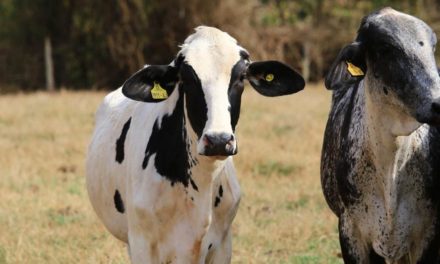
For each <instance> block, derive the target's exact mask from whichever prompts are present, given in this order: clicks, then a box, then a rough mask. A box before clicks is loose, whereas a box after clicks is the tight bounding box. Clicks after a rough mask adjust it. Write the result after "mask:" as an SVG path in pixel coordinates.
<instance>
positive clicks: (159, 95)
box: [151, 82, 168, 99]
mask: <svg viewBox="0 0 440 264" xmlns="http://www.w3.org/2000/svg"><path fill="white" fill-rule="evenodd" d="M151 96H152V97H153V99H167V98H168V93H167V90H165V89H164V88H162V86H160V84H159V83H158V82H154V87H153V89H151Z"/></svg>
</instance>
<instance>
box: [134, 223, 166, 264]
mask: <svg viewBox="0 0 440 264" xmlns="http://www.w3.org/2000/svg"><path fill="white" fill-rule="evenodd" d="M128 243H129V246H128V250H129V256H130V260H131V263H133V264H138V263H139V264H141V263H142V264H143V263H159V256H158V251H157V246H154V245H153V244H152V243H151V242H150V241H148V240H147V239H146V238H145V237H144V236H142V235H141V234H139V233H136V232H130V231H129V234H128Z"/></svg>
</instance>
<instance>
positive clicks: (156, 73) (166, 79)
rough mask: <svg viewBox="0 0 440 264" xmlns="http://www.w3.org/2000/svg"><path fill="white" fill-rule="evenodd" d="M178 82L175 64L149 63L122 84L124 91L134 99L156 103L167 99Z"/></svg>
mask: <svg viewBox="0 0 440 264" xmlns="http://www.w3.org/2000/svg"><path fill="white" fill-rule="evenodd" d="M177 82H178V70H177V68H176V67H175V66H173V65H149V66H146V67H145V68H143V69H142V70H140V71H138V72H136V73H135V74H133V75H132V76H131V77H130V78H128V80H126V81H125V83H124V84H123V85H122V93H123V94H124V95H125V96H126V97H128V98H130V99H133V100H136V101H141V102H148V103H156V102H161V101H163V100H166V99H167V98H168V96H170V95H171V93H172V92H173V91H174V88H175V87H176V83H177Z"/></svg>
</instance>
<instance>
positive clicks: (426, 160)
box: [321, 8, 440, 264]
mask: <svg viewBox="0 0 440 264" xmlns="http://www.w3.org/2000/svg"><path fill="white" fill-rule="evenodd" d="M436 41H437V39H436V36H435V34H434V32H433V31H432V29H431V28H430V27H429V26H428V25H426V24H425V23H424V22H423V21H421V20H419V19H417V18H415V17H412V16H409V15H406V14H403V13H400V12H397V11H395V10H393V9H391V8H384V9H382V10H379V11H378V12H375V13H372V14H370V15H368V16H366V17H365V18H364V19H363V20H362V23H361V25H360V28H359V31H358V36H357V38H356V40H355V42H353V43H352V44H349V45H348V46H346V47H344V48H343V49H342V51H341V52H340V54H339V55H338V57H337V59H336V61H335V62H334V64H333V66H332V68H331V70H330V72H329V74H328V75H327V77H326V83H325V84H326V87H327V88H328V89H330V90H333V99H332V100H333V102H332V108H331V112H330V116H329V119H328V123H327V128H326V131H325V137H324V146H323V152H322V163H321V182H322V188H323V192H324V195H325V198H326V200H327V203H328V204H329V206H330V208H331V209H332V210H333V212H334V213H335V214H336V215H337V216H338V218H339V237H340V244H341V249H342V255H343V258H344V262H345V263H374V264H376V263H440V210H439V202H440V128H439V127H436V125H438V124H440V78H439V74H438V71H437V66H436V63H435V58H434V49H435V45H436Z"/></svg>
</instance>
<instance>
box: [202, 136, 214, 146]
mask: <svg viewBox="0 0 440 264" xmlns="http://www.w3.org/2000/svg"><path fill="white" fill-rule="evenodd" d="M203 143H204V144H205V146H212V145H213V144H214V143H213V140H212V139H210V138H209V136H208V135H205V136H204V137H203Z"/></svg>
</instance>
